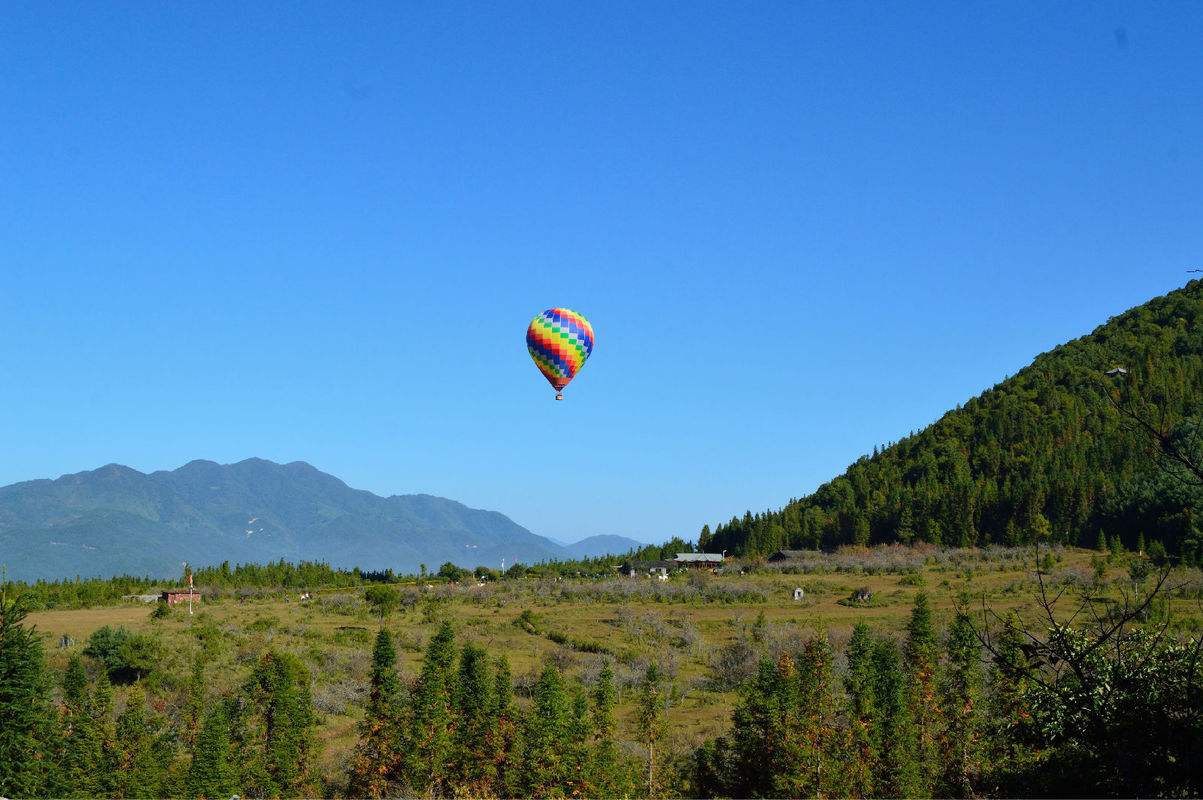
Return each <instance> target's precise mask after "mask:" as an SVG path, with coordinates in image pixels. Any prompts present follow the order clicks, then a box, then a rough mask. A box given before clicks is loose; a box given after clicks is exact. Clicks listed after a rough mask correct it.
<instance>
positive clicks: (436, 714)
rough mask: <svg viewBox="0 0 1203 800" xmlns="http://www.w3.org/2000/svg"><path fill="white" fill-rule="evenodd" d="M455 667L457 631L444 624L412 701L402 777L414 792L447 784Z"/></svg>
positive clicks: (437, 790)
mask: <svg viewBox="0 0 1203 800" xmlns="http://www.w3.org/2000/svg"><path fill="white" fill-rule="evenodd" d="M454 664H455V632H454V630H452V628H451V625H450V623H446V622H444V623H443V624H442V626H441V627H440V628H439V630H438V632H437V633H436V634H435V635H434V636H433V637H432V638H431V640H430V644H429V645H427V647H426V654H425V656H424V657H423V659H422V670H421V673H420V674H419V675H418V680H417V682H416V683H415V684H414V690H413V695H412V697H411V700H410V708H409V716H408V722H407V729H406V733H405V739H404V750H405V755H404V759H403V762H402V764H403V766H402V771H401V777H402V779H403V783H404V785H405V786H406V787H407V788H408V789H409V790H411V791H416V792H426V791H430V792H434V793H440V792H441V791H442V790H443V788H444V787H445V785H446V782H447V777H448V761H449V759H450V757H451V721H452V717H451V698H452V694H453V692H454V687H455V676H454V671H453V668H454Z"/></svg>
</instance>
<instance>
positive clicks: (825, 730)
mask: <svg viewBox="0 0 1203 800" xmlns="http://www.w3.org/2000/svg"><path fill="white" fill-rule="evenodd" d="M832 669H833V656H832V652H831V645H830V644H829V642H828V641H827V637H826V636H816V637H814V638H812V639H810V640H809V641H808V642H807V643H806V644H805V645H804V646H803V649H802V654H801V656H800V657H799V659H798V704H799V707H800V708H799V711H800V720H799V721H800V722H801V744H802V747H801V753H800V755H801V758H800V766H801V768H802V773H801V777H802V778H803V782H802V786H804V787H805V794H806V795H807V796H810V795H814V796H816V797H823V796H825V795H827V796H830V795H833V794H841V792H839V791H838V780H839V776H838V775H836V774H835V770H834V765H835V763H836V758H835V752H834V751H835V750H836V710H835V696H834V694H833V686H832V674H833V673H832Z"/></svg>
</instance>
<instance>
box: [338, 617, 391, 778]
mask: <svg viewBox="0 0 1203 800" xmlns="http://www.w3.org/2000/svg"><path fill="white" fill-rule="evenodd" d="M370 686H371V688H370V691H369V694H368V707H367V709H366V713H365V714H364V718H363V722H361V723H360V726H359V744H358V745H357V746H356V748H355V753H354V755H352V757H351V776H350V784H349V791H350V794H351V795H352V796H354V797H385V796H386V795H388V794H390V793H391V788H392V785H393V782H394V781H395V775H396V771H397V768H398V765H399V762H400V760H401V748H400V738H401V705H400V703H401V683H400V681H399V680H398V678H397V651H396V649H395V648H394V647H393V637H392V636H390V635H389V632H388V631H386V630H385V629H384V628H381V629H380V632H379V633H377V634H376V645H375V647H374V648H373V649H372V671H371V677H370Z"/></svg>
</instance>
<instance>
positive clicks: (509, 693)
mask: <svg viewBox="0 0 1203 800" xmlns="http://www.w3.org/2000/svg"><path fill="white" fill-rule="evenodd" d="M493 704H494V707H495V708H496V712H495V714H496V717H497V726H496V729H495V730H494V732H493V736H492V739H491V741H490V748H489V751H490V754H491V758H492V760H493V765H494V772H495V774H496V778H495V786H496V788H497V794H498V795H506V794H509V795H512V794H515V793H516V792H515V791H514V790H515V787H516V782H515V778H516V776H517V774H518V771H517V769H516V768H515V767H516V764H515V761H516V759H517V749H518V738H519V728H518V720H517V716H516V713H515V710H514V678H513V674H512V673H511V671H510V662H509V661H508V660H507V659H506V657H505V656H500V657H498V658H497V659H496V660H495V661H494V662H493Z"/></svg>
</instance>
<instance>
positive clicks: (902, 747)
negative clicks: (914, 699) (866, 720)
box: [873, 639, 927, 797]
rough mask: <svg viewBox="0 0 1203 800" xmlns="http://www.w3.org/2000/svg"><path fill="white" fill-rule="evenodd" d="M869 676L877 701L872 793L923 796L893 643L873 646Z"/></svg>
mask: <svg viewBox="0 0 1203 800" xmlns="http://www.w3.org/2000/svg"><path fill="white" fill-rule="evenodd" d="M873 673H874V681H873V683H874V691H873V694H874V697H875V698H876V700H877V717H876V719H875V725H876V728H877V730H876V732H875V736H874V738H875V739H876V741H878V742H880V743H881V755H880V758H879V759H878V761H877V764H876V767H877V769H876V770H875V772H874V774H873V792H874V794H876V795H877V796H879V797H920V796H925V795H926V794H927V793H925V792H924V789H923V785H924V784H923V779H922V776H921V775H920V772H919V765H918V763H917V762H916V737H915V723H914V719H913V718H912V716H911V709H910V704H909V703H908V702H907V679H906V676H905V675H904V673H903V671H902V666H901V664H900V663H899V658H898V648H897V646H895V644H894V642H893V641H891V640H889V639H881V640H879V641H877V642H876V643H875V644H874V647H873Z"/></svg>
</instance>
